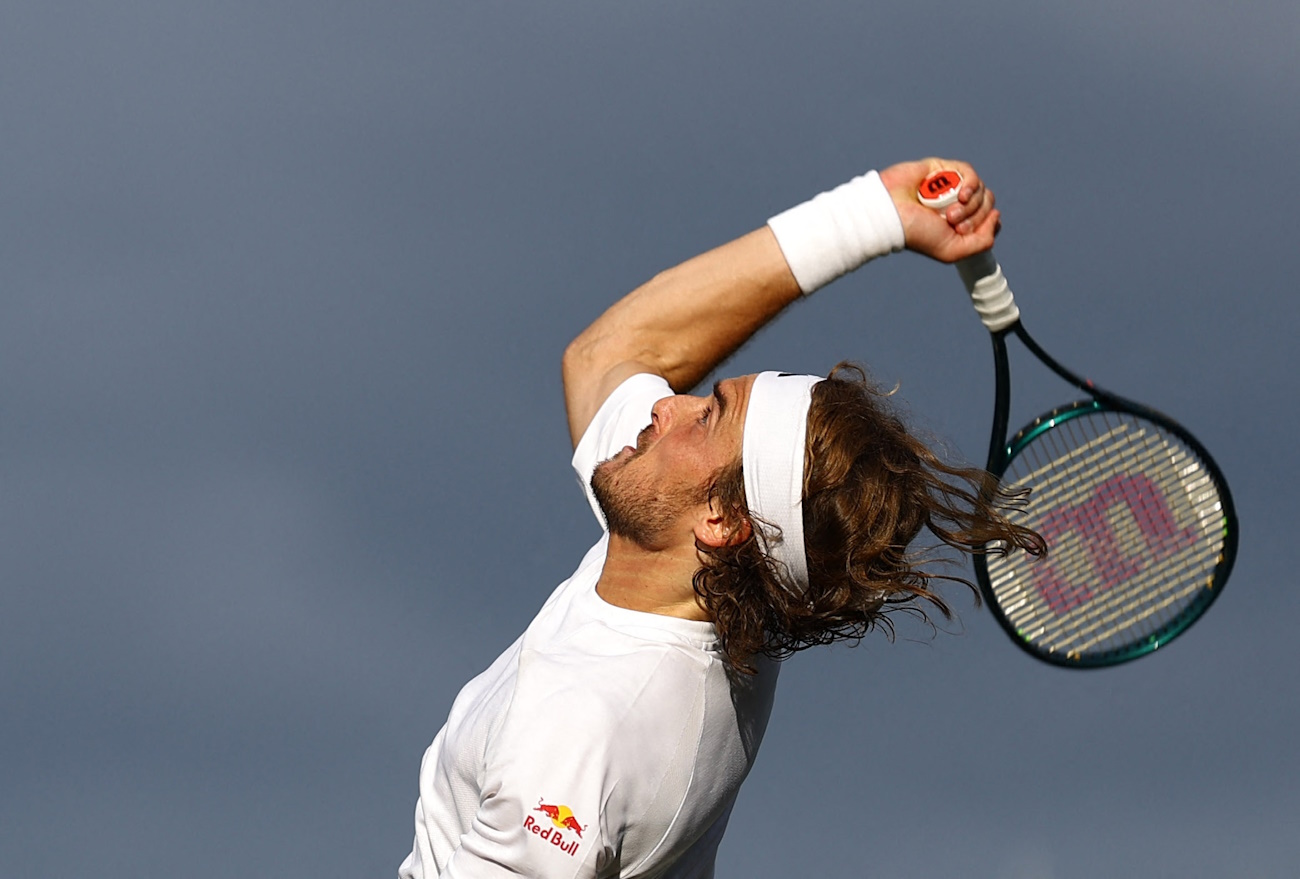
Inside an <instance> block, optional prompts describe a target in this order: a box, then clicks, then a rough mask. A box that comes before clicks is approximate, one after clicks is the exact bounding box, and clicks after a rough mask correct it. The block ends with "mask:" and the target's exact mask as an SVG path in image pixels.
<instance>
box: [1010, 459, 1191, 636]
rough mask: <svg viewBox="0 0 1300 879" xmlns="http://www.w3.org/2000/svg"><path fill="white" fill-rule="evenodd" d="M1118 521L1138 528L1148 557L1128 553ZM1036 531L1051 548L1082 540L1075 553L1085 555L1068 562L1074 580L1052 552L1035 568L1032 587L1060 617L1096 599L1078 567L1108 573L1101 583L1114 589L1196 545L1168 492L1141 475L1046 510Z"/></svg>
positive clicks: (1112, 481)
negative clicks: (1071, 538)
mask: <svg viewBox="0 0 1300 879" xmlns="http://www.w3.org/2000/svg"><path fill="white" fill-rule="evenodd" d="M1125 513H1127V516H1125V515H1124V514H1125ZM1120 517H1123V518H1124V519H1126V520H1127V522H1129V523H1131V526H1136V528H1137V531H1138V532H1139V533H1140V534H1141V536H1142V540H1143V541H1144V542H1145V544H1146V547H1145V550H1146V552H1145V553H1143V552H1136V551H1129V552H1126V551H1125V545H1124V544H1125V539H1124V538H1122V537H1121V535H1120V534H1119V533H1118V532H1117V530H1116V519H1117V518H1120ZM1131 526H1129V527H1131ZM1037 530H1038V533H1040V534H1042V535H1043V539H1044V540H1046V541H1047V545H1048V546H1049V547H1055V546H1057V545H1058V544H1061V543H1063V542H1064V541H1065V539H1066V538H1068V537H1069V536H1070V535H1073V536H1074V537H1075V538H1076V539H1077V540H1078V542H1079V549H1078V550H1077V552H1078V553H1079V554H1080V555H1081V556H1082V557H1081V558H1078V559H1075V558H1073V555H1074V554H1073V553H1071V556H1072V558H1071V559H1070V561H1071V563H1070V564H1069V567H1070V568H1072V569H1074V571H1075V573H1076V576H1074V577H1069V576H1067V575H1065V574H1063V573H1062V572H1061V570H1060V567H1061V564H1060V563H1059V561H1058V562H1054V561H1053V559H1052V555H1051V553H1050V552H1049V553H1048V556H1047V558H1046V559H1045V560H1044V562H1043V563H1042V564H1041V565H1035V566H1034V568H1035V570H1034V586H1035V587H1036V588H1037V590H1038V594H1039V595H1041V596H1042V598H1043V600H1044V601H1045V602H1047V606H1048V607H1050V608H1051V609H1052V610H1053V611H1054V612H1055V613H1056V614H1057V615H1060V614H1064V613H1067V612H1069V611H1070V610H1073V609H1074V608H1076V607H1078V606H1079V605H1081V604H1083V603H1084V602H1087V601H1091V600H1092V598H1093V597H1094V592H1093V590H1092V588H1091V587H1090V586H1089V584H1088V583H1087V582H1085V581H1083V580H1082V579H1081V578H1079V577H1078V576H1077V574H1079V573H1083V572H1082V571H1080V570H1079V569H1080V568H1084V567H1087V566H1090V568H1091V570H1092V571H1096V572H1098V573H1103V572H1104V576H1103V577H1100V578H1098V579H1099V580H1100V582H1103V583H1105V584H1107V586H1106V588H1113V586H1114V585H1116V584H1120V583H1123V582H1125V581H1126V580H1130V579H1132V578H1133V577H1135V576H1137V575H1138V574H1140V573H1142V571H1144V570H1146V569H1147V568H1148V567H1149V566H1150V565H1151V564H1154V563H1158V562H1161V561H1163V560H1164V559H1167V558H1169V556H1171V555H1173V554H1174V553H1176V552H1178V551H1179V550H1181V549H1185V548H1186V547H1188V546H1191V545H1192V544H1194V543H1195V542H1196V535H1195V532H1194V531H1193V529H1192V528H1190V527H1188V528H1179V527H1178V523H1177V521H1176V520H1175V519H1174V515H1173V511H1172V510H1171V509H1170V506H1169V501H1168V499H1167V498H1166V496H1165V493H1164V491H1162V490H1161V488H1160V486H1158V485H1157V484H1156V483H1155V482H1154V481H1152V480H1151V479H1150V478H1148V477H1147V476H1145V475H1143V474H1141V473H1137V474H1128V475H1118V476H1112V477H1111V478H1110V479H1107V480H1106V481H1105V482H1103V483H1101V484H1100V485H1098V486H1097V487H1096V489H1094V490H1093V493H1092V496H1091V497H1090V498H1088V500H1086V501H1084V502H1082V503H1079V504H1072V505H1063V506H1060V507H1057V508H1056V509H1054V510H1051V511H1050V512H1048V513H1047V514H1046V515H1044V516H1043V517H1042V519H1041V521H1040V524H1039V525H1038V526H1037ZM1129 542H1130V543H1131V539H1130V541H1129ZM1090 579H1091V578H1090Z"/></svg>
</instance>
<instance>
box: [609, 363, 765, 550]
mask: <svg viewBox="0 0 1300 879" xmlns="http://www.w3.org/2000/svg"><path fill="white" fill-rule="evenodd" d="M754 378H755V377H754V376H752V375H747V376H742V377H741V378H732V379H724V380H723V381H720V382H718V383H717V384H715V385H714V386H713V393H711V394H709V395H708V396H705V397H691V396H686V395H678V396H675V397H667V398H665V399H663V400H660V401H659V402H658V403H656V404H655V406H654V409H653V411H652V414H651V418H650V426H649V427H647V428H646V429H645V430H643V431H641V433H640V435H639V436H638V437H637V442H636V446H635V447H632V446H627V447H625V448H624V449H623V450H622V451H621V452H619V453H618V454H616V455H615V456H614V457H612V458H610V459H609V460H607V461H603V462H602V463H600V464H599V465H597V467H596V470H595V472H594V473H593V474H592V478H591V487H592V492H593V493H594V494H595V496H596V501H597V502H598V503H599V504H600V508H601V510H602V512H604V514H605V521H606V523H607V524H608V525H609V531H610V533H611V534H615V535H618V536H620V537H625V538H627V539H629V540H632V541H633V542H635V543H637V544H638V545H640V546H642V547H644V548H645V549H664V548H667V547H669V546H672V545H673V544H674V543H677V542H679V541H687V540H689V541H693V540H694V537H693V536H692V535H693V527H694V525H695V522H696V521H697V519H698V517H699V516H700V515H702V514H704V513H707V504H708V493H709V488H710V487H711V485H712V482H713V479H714V476H715V474H716V473H717V472H718V470H719V469H721V468H722V467H724V466H726V465H728V464H731V463H732V462H734V461H735V460H736V459H737V458H739V457H740V453H741V444H742V441H743V438H744V430H745V413H746V411H747V410H748V407H749V393H750V390H751V389H752V388H753V385H754Z"/></svg>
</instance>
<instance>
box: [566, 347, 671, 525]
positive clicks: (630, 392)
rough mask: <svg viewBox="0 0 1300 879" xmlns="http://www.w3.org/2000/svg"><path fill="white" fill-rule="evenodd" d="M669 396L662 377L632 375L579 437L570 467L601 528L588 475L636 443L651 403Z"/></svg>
mask: <svg viewBox="0 0 1300 879" xmlns="http://www.w3.org/2000/svg"><path fill="white" fill-rule="evenodd" d="M672 395H673V390H672V388H670V387H669V386H668V382H666V381H665V380H664V379H663V378H662V377H661V376H657V375H652V374H650V373H644V372H643V373H638V374H637V375H634V376H631V377H629V378H628V379H627V380H626V381H625V382H623V383H622V384H621V385H619V386H618V387H617V388H615V389H614V392H613V393H612V394H610V395H609V396H608V397H606V398H605V402H604V403H602V404H601V406H600V409H599V410H598V411H597V412H596V417H595V418H593V419H591V424H589V425H588V426H587V430H586V432H585V433H583V435H582V439H580V440H578V446H577V448H576V449H574V452H573V469H574V471H575V472H576V473H577V474H578V482H579V483H580V484H581V485H582V491H583V493H584V494H585V495H586V496H587V503H589V504H591V510H592V512H593V513H595V514H596V519H597V521H599V522H600V525H601V527H602V528H604V527H605V517H604V516H603V515H602V514H601V512H600V506H599V505H598V504H597V503H596V498H595V497H594V496H593V495H592V493H591V474H592V473H593V472H594V471H595V469H596V465H597V464H599V463H600V462H601V461H605V460H608V459H609V458H612V457H614V455H615V454H617V453H618V451H619V450H620V449H622V448H623V447H624V446H630V445H635V444H636V436H637V434H638V433H640V432H641V430H642V429H643V428H644V427H645V426H646V425H647V424H649V423H650V410H651V409H653V408H654V404H655V403H657V402H659V401H660V400H662V399H663V398H665V397H671V396H672Z"/></svg>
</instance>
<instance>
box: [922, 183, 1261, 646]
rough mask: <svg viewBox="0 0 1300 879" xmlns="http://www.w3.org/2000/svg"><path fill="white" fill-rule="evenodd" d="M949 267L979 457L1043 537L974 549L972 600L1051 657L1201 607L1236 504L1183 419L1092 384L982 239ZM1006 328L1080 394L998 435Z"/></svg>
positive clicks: (925, 191) (1155, 637)
mask: <svg viewBox="0 0 1300 879" xmlns="http://www.w3.org/2000/svg"><path fill="white" fill-rule="evenodd" d="M960 186H961V175H960V174H958V173H957V172H956V171H940V172H938V173H936V174H932V175H931V176H929V177H927V178H926V179H925V181H923V182H922V184H921V187H920V191H919V193H918V195H919V196H920V198H921V201H922V203H923V204H926V205H928V206H930V207H934V208H942V207H946V206H947V205H949V204H951V203H952V202H953V201H954V200H956V198H957V192H958V189H959V188H960ZM957 269H958V273H959V274H960V275H961V278H962V281H963V282H965V285H966V289H967V291H968V292H969V293H970V296H971V301H972V302H973V303H974V305H975V310H976V312H978V313H979V316H980V319H981V320H982V321H983V322H984V325H985V326H986V327H987V328H988V330H989V332H990V333H991V334H992V338H993V362H994V365H995V369H996V388H997V389H996V396H995V398H994V405H993V433H992V438H991V440H990V442H989V457H988V464H987V468H988V470H989V472H991V473H992V474H993V475H995V476H997V477H998V478H999V479H1000V480H1001V481H1002V483H1003V484H1004V485H1005V486H1007V487H1009V488H1013V489H1029V496H1028V500H1027V503H1026V506H1025V508H1024V511H1023V513H1017V514H1015V515H1014V518H1016V520H1017V521H1018V522H1019V523H1020V524H1022V525H1025V526H1027V527H1029V528H1032V529H1034V530H1035V531H1037V532H1038V533H1039V534H1041V535H1042V536H1043V537H1044V539H1046V541H1047V544H1048V553H1047V556H1046V558H1043V559H1041V560H1035V559H1032V558H1029V557H1028V556H1027V555H1026V554H1025V553H1012V554H1008V555H998V554H996V553H988V554H979V555H976V556H975V558H974V564H975V576H976V579H977V581H978V582H979V586H980V590H981V592H982V593H983V595H984V598H985V600H986V601H987V602H988V603H989V606H990V607H991V608H992V610H993V613H994V615H995V616H996V618H997V620H998V622H999V623H1000V624H1001V625H1002V628H1003V629H1005V630H1006V632H1007V634H1008V635H1010V636H1011V638H1012V640H1013V641H1014V642H1015V643H1016V644H1017V645H1019V646H1020V647H1021V648H1023V649H1024V650H1026V651H1027V652H1029V653H1030V654H1031V655H1032V656H1034V657H1035V658H1037V659H1041V660H1044V661H1046V662H1049V663H1053V664H1055V665H1061V666H1067V667H1072V668H1087V667H1100V666H1109V665H1116V664H1118V663H1121V662H1127V661H1129V660H1132V659H1137V658H1138V657H1141V656H1145V655H1146V654H1148V653H1151V652H1153V651H1154V650H1156V649H1157V648H1159V647H1163V646H1164V645H1166V644H1168V643H1169V642H1170V641H1172V640H1173V639H1174V638H1176V637H1178V635H1180V634H1181V633H1182V632H1184V631H1186V630H1187V628H1188V627H1189V626H1190V625H1191V624H1192V623H1194V622H1195V621H1196V620H1197V619H1198V618H1199V617H1200V616H1201V614H1203V613H1205V611H1206V609H1207V608H1209V606H1210V605H1211V604H1212V603H1213V602H1214V600H1215V599H1216V598H1217V597H1218V595H1219V593H1220V592H1221V591H1222V590H1223V586H1224V584H1225V583H1226V582H1227V580H1228V574H1229V573H1230V572H1231V570H1232V564H1233V561H1234V559H1235V557H1236V552H1237V518H1236V514H1235V512H1234V510H1233V505H1232V495H1231V494H1230V493H1229V491H1228V484H1227V482H1226V481H1225V480H1224V478H1223V474H1222V473H1221V472H1220V470H1219V467H1218V465H1216V464H1215V463H1214V459H1213V458H1211V457H1210V453H1209V452H1208V451H1206V449H1205V447H1204V446H1202V445H1201V444H1200V443H1199V442H1198V441H1197V440H1196V438H1195V437H1194V436H1192V434H1191V433H1190V432H1189V431H1188V430H1187V429H1186V428H1184V427H1183V426H1182V425H1180V424H1178V423H1177V422H1176V421H1174V420H1173V419H1171V418H1169V417H1168V416H1166V415H1163V414H1161V413H1159V412H1157V411H1155V410H1154V409H1151V408H1149V407H1147V406H1143V405H1141V404H1140V403H1135V402H1133V401H1131V400H1126V399H1125V398H1123V397H1121V396H1119V395H1118V394H1113V393H1111V392H1109V391H1106V390H1103V389H1102V388H1099V387H1097V386H1096V385H1095V384H1093V383H1092V382H1091V381H1090V380H1088V379H1085V378H1081V377H1079V376H1078V375H1076V374H1075V373H1073V372H1071V371H1070V370H1068V369H1066V368H1065V367H1064V366H1062V365H1061V364H1060V363H1058V362H1057V361H1056V360H1055V359H1054V358H1052V356H1051V355H1049V354H1048V353H1047V352H1046V351H1044V350H1043V349H1042V347H1040V346H1039V345H1038V343H1037V342H1035V341H1034V339H1033V338H1032V337H1031V336H1030V335H1029V333H1028V331H1026V330H1025V328H1024V325H1023V324H1022V323H1021V322H1020V310H1019V308H1018V307H1017V306H1016V304H1015V300H1014V298H1013V297H1012V294H1011V289H1010V287H1008V285H1007V281H1006V278H1005V276H1004V275H1003V274H1002V269H1001V268H1000V267H999V266H998V263H997V261H996V260H995V259H994V258H993V253H992V251H988V252H985V253H982V254H978V255H977V256H973V257H970V258H969V259H965V260H962V261H961V262H959V263H958V265H957ZM1009 335H1014V336H1016V337H1017V338H1018V339H1019V340H1020V341H1021V343H1022V344H1023V345H1024V346H1025V347H1026V348H1028V349H1029V351H1030V353H1032V354H1033V355H1034V356H1035V357H1037V358H1038V360H1039V361H1040V362H1041V363H1042V364H1043V365H1045V366H1046V367H1047V368H1048V369H1050V370H1051V371H1052V372H1054V373H1055V374H1056V375H1057V376H1059V377H1060V378H1062V379H1064V380H1065V381H1066V382H1068V383H1069V384H1071V385H1074V386H1075V387H1076V388H1078V389H1079V390H1081V391H1083V393H1085V394H1086V395H1087V397H1086V398H1085V399H1080V400H1075V401H1074V402H1072V403H1068V404H1066V405H1064V406H1061V407H1059V408H1057V409H1053V410H1051V411H1050V412H1047V413H1044V414H1043V415H1040V416H1039V417H1037V418H1035V419H1034V420H1033V421H1031V422H1030V423H1029V424H1026V425H1025V426H1024V427H1023V428H1021V429H1020V431H1019V432H1017V433H1016V434H1015V435H1014V436H1011V437H1010V438H1008V436H1007V420H1008V414H1009V409H1010V406H1011V370H1010V365H1009V364H1008V360H1007V344H1006V338H1007V336H1009Z"/></svg>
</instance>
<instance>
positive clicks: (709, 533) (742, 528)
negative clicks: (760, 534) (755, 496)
mask: <svg viewBox="0 0 1300 879" xmlns="http://www.w3.org/2000/svg"><path fill="white" fill-rule="evenodd" d="M749 531H750V528H749V517H748V516H738V517H736V520H735V521H728V517H726V516H723V515H722V510H721V509H719V507H718V502H717V499H716V498H714V499H710V500H709V503H708V506H707V507H705V508H704V509H703V510H702V511H701V515H700V518H699V519H697V520H696V521H695V539H696V540H697V541H699V542H700V543H702V544H703V545H705V546H711V547H713V548H714V549H720V548H722V547H724V546H735V545H736V544H737V543H744V542H745V541H746V540H747V539H749Z"/></svg>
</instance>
